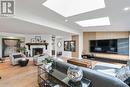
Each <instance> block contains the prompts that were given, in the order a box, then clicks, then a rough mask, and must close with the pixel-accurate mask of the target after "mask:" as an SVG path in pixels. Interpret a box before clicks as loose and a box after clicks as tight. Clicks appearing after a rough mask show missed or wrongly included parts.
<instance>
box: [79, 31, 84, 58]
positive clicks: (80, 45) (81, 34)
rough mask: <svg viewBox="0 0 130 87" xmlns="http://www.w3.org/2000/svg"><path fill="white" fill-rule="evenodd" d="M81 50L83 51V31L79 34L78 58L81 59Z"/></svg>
mask: <svg viewBox="0 0 130 87" xmlns="http://www.w3.org/2000/svg"><path fill="white" fill-rule="evenodd" d="M82 51H83V32H81V33H80V34H79V59H81V55H82Z"/></svg>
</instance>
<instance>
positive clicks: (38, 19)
mask: <svg viewBox="0 0 130 87" xmlns="http://www.w3.org/2000/svg"><path fill="white" fill-rule="evenodd" d="M44 1H45V0H15V5H16V7H15V9H16V11H15V13H16V14H15V16H14V18H0V32H11V33H21V34H53V35H67V34H78V33H79V32H82V31H130V10H128V11H124V10H123V9H124V8H125V7H130V0H105V5H106V6H105V8H102V9H98V10H94V11H90V12H86V13H82V14H78V15H74V16H70V17H64V16H61V15H60V14H58V13H56V12H54V11H52V10H50V9H49V8H47V7H45V6H43V5H42V3H43V2H44ZM71 4H74V3H71ZM106 16H107V17H109V19H110V24H111V25H107V26H98V27H81V26H79V25H78V24H76V23H75V21H82V20H88V19H94V18H101V17H106ZM65 20H68V21H67V22H65Z"/></svg>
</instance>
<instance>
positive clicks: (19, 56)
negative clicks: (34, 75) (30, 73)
mask: <svg viewBox="0 0 130 87" xmlns="http://www.w3.org/2000/svg"><path fill="white" fill-rule="evenodd" d="M13 57H14V59H16V58H22V57H23V55H21V54H18V55H13Z"/></svg>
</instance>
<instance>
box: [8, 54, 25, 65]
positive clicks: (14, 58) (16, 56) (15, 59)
mask: <svg viewBox="0 0 130 87" xmlns="http://www.w3.org/2000/svg"><path fill="white" fill-rule="evenodd" d="M9 57H10V61H11V64H12V65H17V64H18V61H19V60H21V59H22V58H26V56H25V55H24V54H23V53H12V54H11V55H9Z"/></svg>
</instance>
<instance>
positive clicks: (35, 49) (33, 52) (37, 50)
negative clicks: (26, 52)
mask: <svg viewBox="0 0 130 87" xmlns="http://www.w3.org/2000/svg"><path fill="white" fill-rule="evenodd" d="M42 53H43V48H33V49H32V56H34V55H39V54H42Z"/></svg>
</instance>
